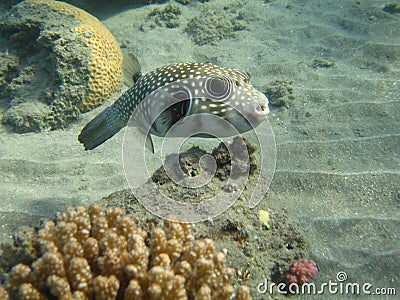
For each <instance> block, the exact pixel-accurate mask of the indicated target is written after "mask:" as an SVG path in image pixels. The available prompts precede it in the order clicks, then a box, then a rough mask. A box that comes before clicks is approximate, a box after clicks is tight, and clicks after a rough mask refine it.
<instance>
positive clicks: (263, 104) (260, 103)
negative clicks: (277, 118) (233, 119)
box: [253, 93, 269, 118]
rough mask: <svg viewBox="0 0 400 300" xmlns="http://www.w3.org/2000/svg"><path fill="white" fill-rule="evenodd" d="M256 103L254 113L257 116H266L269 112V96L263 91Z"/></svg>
mask: <svg viewBox="0 0 400 300" xmlns="http://www.w3.org/2000/svg"><path fill="white" fill-rule="evenodd" d="M255 102H256V103H254V110H253V115H254V116H255V117H260V118H264V117H266V116H267V115H268V114H269V107H268V98H267V96H265V95H264V94H263V93H260V95H259V99H257V101H255Z"/></svg>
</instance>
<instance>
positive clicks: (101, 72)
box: [27, 0, 122, 112]
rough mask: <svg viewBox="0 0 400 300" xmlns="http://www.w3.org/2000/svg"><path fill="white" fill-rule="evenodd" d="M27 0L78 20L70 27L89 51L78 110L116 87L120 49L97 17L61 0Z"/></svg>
mask: <svg viewBox="0 0 400 300" xmlns="http://www.w3.org/2000/svg"><path fill="white" fill-rule="evenodd" d="M27 2H28V3H31V4H32V5H36V4H47V5H48V6H49V7H50V8H51V9H53V10H55V11H57V12H59V13H61V14H65V15H71V16H73V17H74V18H75V19H76V20H78V21H79V22H80V23H81V25H80V26H77V27H75V28H73V29H72V30H73V32H75V33H77V34H78V35H79V36H80V37H81V38H82V39H83V41H84V42H85V44H86V46H87V47H88V48H89V49H90V52H91V58H90V63H89V66H88V68H89V82H88V92H87V95H86V98H84V99H82V103H81V105H80V107H79V108H80V111H81V112H85V111H88V110H90V109H92V108H94V107H96V106H99V105H100V104H101V103H103V101H104V100H105V99H107V98H108V97H110V96H111V94H112V93H113V92H115V91H116V90H118V89H119V88H120V86H121V83H122V52H121V49H120V48H119V45H118V43H117V41H116V40H115V38H114V37H113V35H112V34H111V33H110V32H109V31H108V29H107V28H106V27H105V26H104V25H103V24H102V23H101V22H100V21H99V20H98V19H97V18H95V17H94V16H92V15H91V14H89V13H87V12H86V11H84V10H82V9H80V8H77V7H75V6H72V5H70V4H67V3H65V2H59V1H48V0H27Z"/></svg>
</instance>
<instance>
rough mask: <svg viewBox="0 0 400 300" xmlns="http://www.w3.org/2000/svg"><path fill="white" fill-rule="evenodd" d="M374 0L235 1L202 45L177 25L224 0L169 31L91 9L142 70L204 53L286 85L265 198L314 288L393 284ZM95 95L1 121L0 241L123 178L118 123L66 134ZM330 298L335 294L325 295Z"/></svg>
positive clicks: (382, 55)
mask: <svg viewBox="0 0 400 300" xmlns="http://www.w3.org/2000/svg"><path fill="white" fill-rule="evenodd" d="M267 2H270V3H267ZM385 4H388V2H386V1H359V2H357V1H346V0H342V1H326V2H325V1H317V0H315V1H266V2H264V3H263V2H261V1H255V0H254V1H245V2H244V4H243V5H242V6H241V7H239V8H238V10H240V13H241V18H242V20H243V22H244V23H245V24H246V27H247V28H246V29H245V30H240V31H237V32H235V33H234V37H231V38H227V39H223V40H221V41H219V42H217V43H216V45H209V44H205V45H201V46H199V45H196V44H195V43H194V42H193V41H191V40H190V39H189V37H188V35H187V33H185V31H184V28H185V26H186V23H187V22H188V20H189V19H191V18H193V17H194V16H196V15H198V13H199V11H200V9H203V8H202V6H205V5H207V7H210V8H214V7H219V8H222V7H223V5H231V2H230V1H211V2H209V3H205V4H201V3H197V4H192V5H189V6H181V9H182V15H181V16H180V25H179V26H178V27H176V28H166V27H162V26H155V27H154V28H153V27H152V26H144V28H145V29H144V30H143V29H142V30H140V29H139V28H140V27H142V28H143V24H144V25H146V22H147V21H146V20H147V19H146V16H147V15H148V13H149V12H150V11H151V10H152V9H153V8H154V7H155V6H142V7H128V6H124V7H116V8H114V9H110V10H108V9H107V10H106V9H104V10H100V11H92V13H93V14H94V15H96V16H97V17H98V18H99V19H100V20H102V21H103V22H104V24H105V25H106V26H107V27H108V28H109V29H110V31H111V32H112V33H113V34H114V36H115V37H116V39H117V40H118V41H119V42H120V43H121V44H123V45H124V46H125V47H126V48H127V49H128V50H129V51H132V52H133V53H135V54H136V55H137V57H138V58H139V60H140V62H141V64H142V70H143V71H145V72H147V71H150V70H152V69H154V68H155V67H158V66H161V65H164V64H168V63H173V62H181V61H194V60H195V61H211V62H213V63H216V64H218V65H221V66H229V67H233V68H237V69H240V70H246V71H248V72H249V73H250V74H251V76H252V83H253V84H254V85H255V86H256V87H257V88H258V89H260V90H261V91H264V92H266V91H267V90H268V88H269V87H271V86H273V84H274V82H275V83H276V81H279V82H286V84H287V85H288V86H290V90H291V92H292V95H293V96H292V97H291V98H290V99H288V102H287V103H286V106H285V105H283V106H282V105H281V106H278V105H276V106H271V107H270V108H271V113H270V116H269V120H270V122H271V125H272V127H273V130H274V133H275V139H276V146H277V167H276V172H275V176H274V179H273V181H272V184H271V187H270V189H269V191H268V194H269V197H268V201H269V203H268V206H269V207H271V208H272V209H281V208H284V209H285V210H287V212H288V213H289V214H290V215H291V216H292V217H294V218H297V219H298V222H299V223H300V225H301V227H302V229H303V231H304V232H305V234H306V236H307V238H308V239H309V241H310V243H311V248H312V251H311V255H310V258H312V259H314V260H315V261H317V263H318V267H319V269H320V272H319V274H318V277H317V278H316V281H315V283H316V284H317V286H318V285H320V284H322V283H324V282H328V281H329V280H332V281H335V280H336V275H337V273H338V272H345V273H346V274H347V276H348V277H347V278H348V279H347V281H346V282H355V283H360V284H363V283H371V284H373V288H372V289H371V291H374V289H375V287H379V288H384V287H386V288H388V287H395V288H396V289H397V293H399V292H400V284H399V279H400V250H399V249H400V239H399V228H400V205H399V203H400V189H399V187H400V151H399V149H400V14H399V13H388V12H385V11H384V10H383V8H384V5H385ZM162 6H163V5H161V7H162ZM117 97H118V95H115V96H114V97H113V99H110V100H109V101H108V102H107V103H106V104H105V105H108V104H110V103H112V102H113V101H114V100H115V99H116V98H117ZM3 102H4V100H3ZM3 102H2V103H3ZM105 105H104V106H105ZM104 106H102V107H100V108H97V109H95V110H93V111H91V112H89V113H86V114H84V115H82V116H81V118H80V119H79V120H78V121H76V122H74V123H73V124H71V125H70V126H69V127H68V128H66V129H65V130H56V131H51V132H42V133H26V134H16V133H13V132H12V131H11V130H10V129H9V128H7V127H6V126H4V125H1V126H0V145H1V147H0V177H1V178H2V179H1V181H0V195H1V196H0V213H1V214H0V226H1V227H0V228H1V231H0V234H1V239H2V240H5V239H8V238H9V237H10V234H11V233H12V232H13V231H15V230H16V228H18V227H19V226H21V225H36V224H37V223H38V220H39V219H40V218H41V217H53V216H54V214H55V213H56V211H59V210H64V209H65V208H66V207H68V206H70V205H88V204H90V203H93V202H96V201H98V200H99V199H101V198H102V197H105V196H108V195H109V194H110V193H112V192H114V191H117V190H121V189H124V188H128V186H127V183H126V181H125V176H124V172H123V165H122V156H121V144H122V139H123V132H121V133H119V134H118V135H117V136H116V137H114V138H113V139H112V140H110V141H108V142H107V143H106V144H104V145H102V146H100V147H98V148H97V149H95V150H94V151H90V152H85V151H84V150H83V147H82V146H81V145H80V144H79V142H78V140H77V136H78V134H79V132H80V130H81V129H82V127H83V126H84V125H85V124H86V123H87V122H88V121H89V120H91V119H92V118H93V117H94V116H95V115H97V114H98V113H99V112H100V111H101V110H102V109H104ZM4 107H5V106H4V105H2V106H1V108H2V109H3V110H4ZM261 281H263V278H260V282H261ZM329 297H330V298H332V299H339V298H341V297H343V298H344V297H345V295H340V294H336V295H327V293H325V298H329ZM375 297H376V296H375ZM260 299H261V298H260Z"/></svg>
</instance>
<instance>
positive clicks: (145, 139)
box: [129, 127, 154, 153]
mask: <svg viewBox="0 0 400 300" xmlns="http://www.w3.org/2000/svg"><path fill="white" fill-rule="evenodd" d="M129 133H130V134H131V135H132V136H133V137H134V138H135V139H137V140H138V141H139V142H140V143H141V144H142V145H143V144H144V145H145V147H146V148H147V149H148V150H150V151H151V152H152V153H154V145H153V140H152V139H151V135H150V134H148V135H145V134H144V133H143V132H141V131H140V130H139V128H137V127H131V128H130V130H129Z"/></svg>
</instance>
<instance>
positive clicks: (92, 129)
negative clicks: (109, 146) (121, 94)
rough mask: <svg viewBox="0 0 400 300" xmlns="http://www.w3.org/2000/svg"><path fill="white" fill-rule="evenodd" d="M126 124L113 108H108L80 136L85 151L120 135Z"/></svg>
mask: <svg viewBox="0 0 400 300" xmlns="http://www.w3.org/2000/svg"><path fill="white" fill-rule="evenodd" d="M125 125H126V124H122V122H121V121H119V119H118V115H117V113H116V112H115V111H114V108H113V106H110V107H107V108H106V109H105V110H103V111H102V112H101V113H100V114H99V115H97V116H96V117H95V118H94V119H93V120H92V121H90V122H89V123H88V124H87V125H86V126H85V127H84V128H83V129H82V131H81V133H80V135H79V136H78V140H79V142H81V143H82V144H83V145H84V147H85V150H92V149H94V148H96V147H97V146H99V145H101V144H103V143H104V142H105V141H107V140H108V139H109V138H111V137H113V136H114V135H115V134H116V133H118V132H119V131H120V130H121V129H122V128H123V127H124V126H125Z"/></svg>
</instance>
